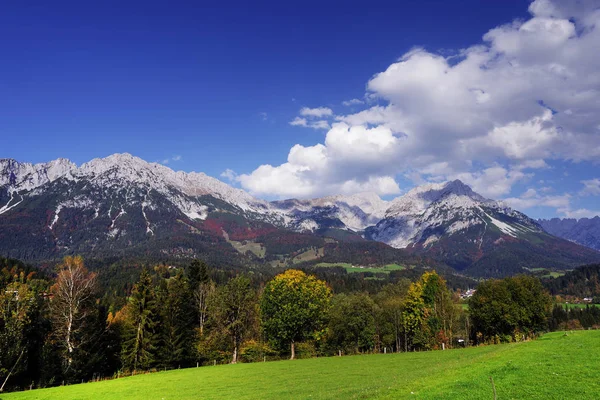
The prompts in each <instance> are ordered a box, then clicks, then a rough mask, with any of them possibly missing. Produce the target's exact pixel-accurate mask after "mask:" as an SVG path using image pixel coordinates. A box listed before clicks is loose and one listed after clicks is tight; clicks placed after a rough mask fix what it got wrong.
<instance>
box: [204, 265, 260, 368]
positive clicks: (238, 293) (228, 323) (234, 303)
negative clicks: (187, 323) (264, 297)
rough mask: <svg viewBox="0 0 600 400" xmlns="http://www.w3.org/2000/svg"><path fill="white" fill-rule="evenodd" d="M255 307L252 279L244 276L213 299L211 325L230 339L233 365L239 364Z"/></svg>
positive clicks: (222, 288) (236, 278) (228, 283)
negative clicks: (240, 350)
mask: <svg viewBox="0 0 600 400" xmlns="http://www.w3.org/2000/svg"><path fill="white" fill-rule="evenodd" d="M255 305H256V294H255V292H254V290H253V289H252V287H251V286H250V279H248V277H246V276H242V275H240V276H237V277H235V278H233V279H231V280H229V282H227V284H226V285H225V286H222V287H220V288H218V289H217V291H216V293H215V295H214V296H212V297H211V301H210V310H211V325H212V326H213V327H215V329H218V330H219V331H220V332H222V333H223V334H224V335H226V336H227V337H229V341H230V344H231V345H230V346H231V347H230V348H231V351H232V356H231V363H232V364H235V363H237V361H238V355H239V349H240V346H241V344H242V342H243V340H244V338H245V335H246V333H247V332H248V331H250V329H251V328H252V320H253V318H254V317H255V310H256V307H255Z"/></svg>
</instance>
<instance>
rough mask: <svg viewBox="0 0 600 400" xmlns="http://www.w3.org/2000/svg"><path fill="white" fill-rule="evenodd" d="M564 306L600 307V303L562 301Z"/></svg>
mask: <svg viewBox="0 0 600 400" xmlns="http://www.w3.org/2000/svg"><path fill="white" fill-rule="evenodd" d="M560 305H561V306H563V308H586V307H587V306H590V307H600V304H591V303H560Z"/></svg>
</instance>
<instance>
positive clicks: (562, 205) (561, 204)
mask: <svg viewBox="0 0 600 400" xmlns="http://www.w3.org/2000/svg"><path fill="white" fill-rule="evenodd" d="M504 202H505V203H507V204H508V205H510V206H511V207H513V208H515V209H517V210H520V211H523V210H527V209H528V208H532V207H550V208H556V209H558V210H559V211H560V212H561V213H563V214H564V213H565V212H566V210H569V209H570V207H571V205H570V204H571V196H569V195H568V194H563V195H556V196H546V195H540V194H538V193H537V191H536V190H535V189H528V190H526V191H525V192H524V193H523V194H522V195H521V196H520V197H509V198H507V199H504Z"/></svg>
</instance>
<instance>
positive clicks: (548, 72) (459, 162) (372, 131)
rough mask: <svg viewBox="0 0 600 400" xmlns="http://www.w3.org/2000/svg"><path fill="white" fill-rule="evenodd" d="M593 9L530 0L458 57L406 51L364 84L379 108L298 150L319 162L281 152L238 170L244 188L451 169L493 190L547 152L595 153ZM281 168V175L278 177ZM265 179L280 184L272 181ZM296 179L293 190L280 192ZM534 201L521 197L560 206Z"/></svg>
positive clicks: (598, 75) (598, 55) (542, 163)
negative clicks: (520, 13)
mask: <svg viewBox="0 0 600 400" xmlns="http://www.w3.org/2000/svg"><path fill="white" fill-rule="evenodd" d="M598 5H599V2H598V1H597V0H596V1H586V0H582V1H577V2H566V1H558V0H556V1H549V0H536V1H534V2H533V3H531V5H530V7H529V11H530V13H531V18H529V19H528V20H525V21H521V20H517V21H514V22H512V23H509V24H506V25H502V26H499V27H495V28H493V29H491V30H489V31H488V32H487V33H486V34H485V35H484V36H483V42H482V43H479V44H475V45H473V46H471V47H468V48H466V49H464V50H461V51H460V52H459V53H458V56H456V55H454V56H451V57H445V56H442V55H440V54H435V53H432V52H428V51H426V50H424V49H422V48H415V49H413V50H411V51H409V52H407V53H406V54H404V55H403V56H402V57H401V58H400V59H399V60H398V61H397V62H394V63H393V64H391V65H390V66H389V67H388V68H386V69H385V71H382V72H380V73H377V74H375V75H374V76H373V78H372V79H371V80H370V81H369V82H368V83H367V91H368V92H367V93H366V95H365V99H370V100H377V105H375V106H372V107H368V108H366V109H364V110H361V111H359V112H357V113H352V114H348V115H340V116H335V120H336V121H339V122H340V123H337V124H336V123H334V124H332V127H331V129H330V131H329V132H328V133H327V135H326V139H325V142H324V143H323V144H317V145H315V146H308V147H303V146H300V147H302V148H303V149H309V148H315V149H320V150H319V152H320V153H319V154H321V158H320V159H319V160H320V162H319V164H318V165H310V166H307V165H306V164H305V163H304V162H299V161H298V162H294V161H290V157H288V162H287V163H285V164H282V165H279V166H261V167H259V168H258V169H257V170H255V171H254V172H252V173H250V174H247V175H244V176H245V179H244V180H243V181H242V185H243V186H244V187H245V188H248V189H250V190H253V191H254V192H255V193H262V194H271V195H278V196H279V195H288V194H289V193H291V192H293V191H298V192H301V193H303V195H304V196H312V195H316V194H323V193H326V194H329V193H332V192H329V193H327V191H333V190H338V189H339V187H340V186H341V185H343V183H344V182H349V181H356V182H373V180H374V179H375V180H376V179H377V178H390V179H392V180H393V179H394V177H396V176H397V175H399V174H404V175H409V176H412V177H414V178H415V179H426V180H441V179H452V178H455V177H458V178H460V179H462V180H464V181H465V182H466V183H469V184H471V185H473V187H474V189H475V190H476V191H480V192H481V193H482V194H484V195H486V196H489V197H498V196H509V195H510V193H511V190H512V187H513V186H514V184H515V183H517V182H522V181H524V180H526V179H529V178H530V177H531V176H532V175H533V174H534V172H535V170H538V169H542V168H548V164H547V161H548V160H574V161H581V160H591V161H595V160H597V159H598V157H600V128H599V127H600V52H598V51H597V49H598V48H599V47H600V29H597V27H600V9H598V7H597V6H598ZM382 104H383V105H382ZM300 114H301V116H302V117H304V118H300V117H298V118H297V119H296V120H294V121H292V123H293V124H295V125H300V126H309V124H310V121H311V118H321V119H322V118H324V117H332V116H333V111H332V110H331V109H329V108H326V107H320V108H316V109H309V108H303V109H302V110H301V113H300ZM325 122H326V121H325ZM324 126H325V125H324V124H323V127H324ZM357 132H360V133H357ZM382 132H386V133H385V134H382ZM384 138H385V141H384ZM380 141H381V142H380ZM375 143H383V144H384V145H382V146H378V145H375ZM294 151H295V150H294V149H292V150H290V155H292V153H293V152H294ZM315 151H316V150H315ZM364 154H368V157H367V156H364ZM525 171H527V173H526V172H525ZM284 175H285V179H288V180H287V181H285V180H283V181H281V180H280V179H282V177H283V176H284ZM269 176H272V178H273V179H274V180H276V181H278V184H275V185H272V186H269V185H267V184H266V183H265V182H266V181H267V180H268V179H269ZM258 182H260V184H259V183H258ZM291 185H298V188H296V189H294V190H291V189H282V188H281V187H282V186H291ZM538 197H539V198H538ZM538 197H535V196H532V197H529V198H527V199H525V200H528V201H529V203H531V202H532V201H533V200H536V199H537V200H538V202H545V203H546V204H550V203H561V202H562V203H564V199H558V198H554V199H551V198H550V197H547V198H546V197H544V196H538ZM520 201H524V199H521V200H520Z"/></svg>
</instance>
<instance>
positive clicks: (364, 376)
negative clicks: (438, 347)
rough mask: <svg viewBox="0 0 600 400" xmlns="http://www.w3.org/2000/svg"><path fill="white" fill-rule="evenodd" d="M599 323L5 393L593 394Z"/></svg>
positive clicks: (20, 397)
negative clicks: (430, 346)
mask: <svg viewBox="0 0 600 400" xmlns="http://www.w3.org/2000/svg"><path fill="white" fill-rule="evenodd" d="M598 354H600V331H575V332H569V333H568V335H565V333H563V332H555V333H549V334H546V335H544V336H542V337H541V338H540V339H538V340H535V341H531V342H522V343H512V344H503V345H493V346H482V347H472V348H467V349H455V350H446V351H431V352H421V353H401V354H377V355H362V356H348V357H329V358H316V359H304V360H295V361H274V362H266V363H256V364H237V365H220V366H208V367H200V368H190V369H182V370H174V371H167V372H158V373H153V374H146V375H137V376H133V377H128V378H121V379H116V380H111V381H103V382H97V383H86V384H81V385H72V386H64V387H57V388H51V389H40V390H32V391H26V392H20V393H9V394H3V395H1V396H0V398H1V399H3V400H26V399H27V400H29V399H40V400H41V399H60V400H75V399H107V400H111V399H115V400H127V399H158V400H162V399H164V400H170V399H371V398H376V399H493V391H492V384H491V382H490V377H492V378H493V381H494V385H495V388H496V393H497V398H498V399H597V398H598V394H599V393H600V379H598V375H599V373H600V357H598Z"/></svg>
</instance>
